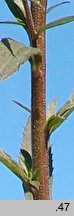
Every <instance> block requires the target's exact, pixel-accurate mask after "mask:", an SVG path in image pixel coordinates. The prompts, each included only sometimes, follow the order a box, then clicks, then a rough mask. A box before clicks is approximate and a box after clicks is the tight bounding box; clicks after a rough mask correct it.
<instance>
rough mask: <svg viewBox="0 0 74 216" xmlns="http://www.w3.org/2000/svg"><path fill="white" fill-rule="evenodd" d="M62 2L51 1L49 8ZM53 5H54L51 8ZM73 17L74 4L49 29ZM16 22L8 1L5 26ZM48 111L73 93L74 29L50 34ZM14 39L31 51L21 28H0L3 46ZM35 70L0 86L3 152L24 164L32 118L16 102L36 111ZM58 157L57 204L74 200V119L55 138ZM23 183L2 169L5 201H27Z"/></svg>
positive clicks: (1, 10)
mask: <svg viewBox="0 0 74 216" xmlns="http://www.w3.org/2000/svg"><path fill="white" fill-rule="evenodd" d="M59 2H60V1H59V0H58V1H56V0H52V1H51V0H50V1H49V2H48V7H49V6H51V5H53V4H56V3H59ZM49 3H50V4H49ZM69 15H74V1H73V0H71V3H70V4H65V5H62V6H61V7H59V8H57V9H55V10H53V11H52V12H51V13H50V14H49V15H47V23H49V22H51V21H53V20H55V19H59V18H61V17H65V16H69ZM3 20H15V18H14V16H13V15H12V13H11V12H10V11H9V9H8V7H7V5H6V3H5V1H4V0H0V21H3ZM46 35H47V42H46V47H47V59H46V62H47V108H48V105H49V103H50V101H51V100H52V99H54V98H56V99H58V105H57V108H60V107H61V106H62V105H63V104H64V103H65V102H66V101H67V100H68V99H69V98H70V96H71V93H72V91H73V90H74V23H70V24H67V25H64V26H60V27H57V28H54V29H51V30H48V32H47V34H46ZM5 37H10V38H13V39H14V40H17V41H19V42H22V43H24V44H25V45H26V46H29V41H28V37H27V34H26V33H25V31H24V30H23V28H22V27H17V26H14V25H13V26H8V25H0V40H1V39H2V38H5ZM30 81H31V76H30V65H29V64H28V63H25V64H24V65H22V66H21V68H20V71H19V72H16V73H15V74H14V75H13V76H11V77H10V78H9V79H7V80H5V81H0V148H2V149H3V150H4V151H6V152H7V153H8V154H10V155H11V156H12V157H13V158H14V159H15V160H17V161H18V160H19V151H20V147H21V143H22V138H23V131H24V127H25V124H26V122H27V119H28V113H27V112H26V111H24V110H23V109H21V108H20V107H18V106H17V105H16V104H14V103H13V102H12V100H17V101H19V102H21V103H23V104H25V105H26V106H28V107H30V106H31V82H30ZM50 141H51V144H52V151H53V165H54V171H53V200H73V199H74V113H72V114H71V115H70V117H69V118H68V120H67V121H66V122H64V123H63V125H61V126H60V127H59V128H58V129H57V130H56V131H55V132H54V133H53V135H52V136H51V140H50ZM23 199H24V193H23V189H22V183H21V181H20V180H19V179H18V178H17V177H16V176H15V175H14V174H13V173H12V172H10V171H9V170H8V169H7V168H6V167H5V166H4V165H3V164H2V163H0V200H23Z"/></svg>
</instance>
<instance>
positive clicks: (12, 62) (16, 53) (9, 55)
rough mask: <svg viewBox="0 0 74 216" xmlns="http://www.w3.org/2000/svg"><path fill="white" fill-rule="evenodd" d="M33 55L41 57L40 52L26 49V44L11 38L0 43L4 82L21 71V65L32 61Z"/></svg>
mask: <svg viewBox="0 0 74 216" xmlns="http://www.w3.org/2000/svg"><path fill="white" fill-rule="evenodd" d="M32 55H40V50H39V49H37V48H32V47H25V45H24V44H22V43H19V42H17V41H14V40H13V39H11V38H4V39H2V41H1V42H0V78H1V80H4V79H6V78H8V77H9V76H10V75H12V74H13V73H14V72H15V71H17V70H19V67H20V65H21V64H23V63H24V62H26V61H27V60H29V59H30V57H31V56H32Z"/></svg>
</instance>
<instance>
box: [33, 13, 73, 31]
mask: <svg viewBox="0 0 74 216" xmlns="http://www.w3.org/2000/svg"><path fill="white" fill-rule="evenodd" d="M70 22H74V16H68V17H63V18H60V19H58V20H54V21H53V22H51V23H48V24H46V25H45V26H42V27H41V28H40V29H39V30H38V33H37V35H40V34H41V33H42V32H44V31H46V30H48V29H51V28H55V27H57V26H61V25H65V24H68V23H70Z"/></svg>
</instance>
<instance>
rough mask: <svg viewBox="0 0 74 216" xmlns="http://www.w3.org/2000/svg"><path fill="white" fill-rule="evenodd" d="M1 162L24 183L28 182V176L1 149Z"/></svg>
mask: <svg viewBox="0 0 74 216" xmlns="http://www.w3.org/2000/svg"><path fill="white" fill-rule="evenodd" d="M0 161H1V162H2V163H3V164H4V165H5V166H6V167H8V168H9V169H10V170H11V171H12V172H13V173H14V174H15V175H16V176H17V177H19V178H20V179H21V180H22V181H24V182H26V181H27V178H26V175H25V173H24V170H23V169H22V167H21V166H20V165H19V164H18V163H17V162H15V161H14V160H13V159H12V158H11V157H10V156H9V155H8V154H6V153H5V152H4V151H3V150H1V149H0Z"/></svg>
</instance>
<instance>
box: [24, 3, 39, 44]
mask: <svg viewBox="0 0 74 216" xmlns="http://www.w3.org/2000/svg"><path fill="white" fill-rule="evenodd" d="M23 4H24V8H25V12H26V19H27V25H28V29H29V33H30V36H31V38H32V40H33V39H34V38H35V35H36V32H35V28H34V22H33V19H32V14H31V11H30V8H29V4H28V1H27V0H23Z"/></svg>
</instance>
